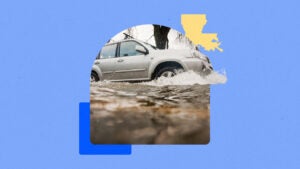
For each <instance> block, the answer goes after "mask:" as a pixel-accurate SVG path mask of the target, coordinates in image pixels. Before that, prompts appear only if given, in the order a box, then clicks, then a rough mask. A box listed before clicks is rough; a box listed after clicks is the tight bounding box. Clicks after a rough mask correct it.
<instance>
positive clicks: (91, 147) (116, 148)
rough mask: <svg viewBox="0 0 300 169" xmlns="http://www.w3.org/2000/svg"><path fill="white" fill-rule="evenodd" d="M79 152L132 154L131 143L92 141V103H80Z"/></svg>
mask: <svg viewBox="0 0 300 169" xmlns="http://www.w3.org/2000/svg"><path fill="white" fill-rule="evenodd" d="M79 154H81V155H101V154H102V155H130V154H131V145H130V144H122V145H119V144H92V143H91V141H90V103H88V102H81V103H79Z"/></svg>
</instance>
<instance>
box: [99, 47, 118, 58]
mask: <svg viewBox="0 0 300 169" xmlns="http://www.w3.org/2000/svg"><path fill="white" fill-rule="evenodd" d="M116 48H117V44H112V45H108V46H104V47H103V48H102V50H101V52H100V59H107V58H114V57H116Z"/></svg>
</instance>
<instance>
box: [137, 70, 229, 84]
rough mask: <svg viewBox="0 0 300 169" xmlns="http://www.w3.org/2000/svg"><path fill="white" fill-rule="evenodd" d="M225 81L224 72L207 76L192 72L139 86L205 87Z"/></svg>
mask: <svg viewBox="0 0 300 169" xmlns="http://www.w3.org/2000/svg"><path fill="white" fill-rule="evenodd" d="M226 81H227V77H226V72H225V71H223V72H216V71H213V72H212V73H210V74H209V75H207V76H200V75H199V74H197V73H195V72H193V71H187V72H183V73H180V74H178V75H176V76H174V77H170V78H167V77H160V78H158V79H157V80H152V81H150V82H143V83H141V84H144V85H151V86H166V85H194V84H200V85H207V84H224V83H226Z"/></svg>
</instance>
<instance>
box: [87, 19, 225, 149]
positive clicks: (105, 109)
mask: <svg viewBox="0 0 300 169" xmlns="http://www.w3.org/2000/svg"><path fill="white" fill-rule="evenodd" d="M224 80H225V81H226V77H225V76H224V75H221V74H218V73H216V72H215V71H214V70H213V66H212V64H211V62H210V60H209V57H208V56H206V55H204V54H203V53H201V51H200V50H199V46H197V45H194V44H193V43H192V42H191V41H190V40H189V39H188V38H186V37H185V36H184V35H183V34H181V33H180V32H178V31H176V30H174V29H171V28H169V27H166V26H162V25H151V24H149V25H140V26H135V27H131V28H128V29H126V30H123V31H122V32H120V33H118V34H117V35H115V36H114V37H112V38H111V39H110V40H108V42H107V43H106V44H105V45H104V46H103V47H102V49H101V50H100V52H99V54H98V55H97V57H96V59H95V61H94V63H93V66H92V70H91V78H90V139H91V142H92V143H93V144H208V143H209V140H210V84H215V83H222V82H224Z"/></svg>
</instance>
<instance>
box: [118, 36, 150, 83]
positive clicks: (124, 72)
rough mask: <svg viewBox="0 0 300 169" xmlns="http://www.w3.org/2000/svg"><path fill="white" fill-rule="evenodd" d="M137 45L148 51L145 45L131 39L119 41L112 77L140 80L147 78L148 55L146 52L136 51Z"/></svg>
mask: <svg viewBox="0 0 300 169" xmlns="http://www.w3.org/2000/svg"><path fill="white" fill-rule="evenodd" d="M137 46H140V47H142V48H143V49H145V51H148V50H147V48H146V47H145V46H143V45H142V44H140V43H138V42H136V41H133V40H132V41H125V42H121V43H120V46H119V57H118V60H117V62H116V67H115V74H114V79H116V80H140V79H146V78H148V68H149V64H150V57H149V56H148V55H147V54H146V53H142V52H139V51H137V50H136V47H137Z"/></svg>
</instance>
